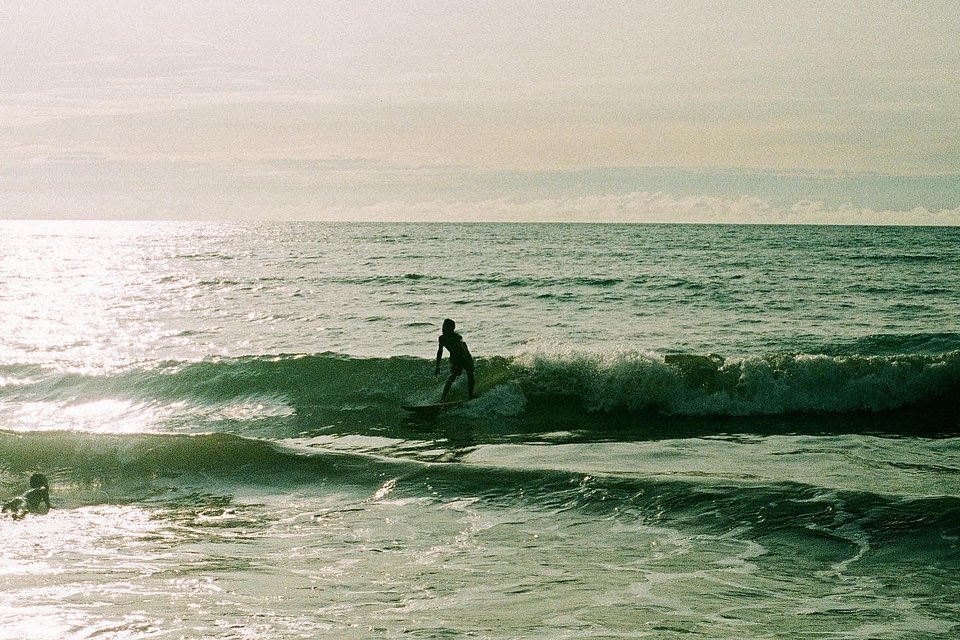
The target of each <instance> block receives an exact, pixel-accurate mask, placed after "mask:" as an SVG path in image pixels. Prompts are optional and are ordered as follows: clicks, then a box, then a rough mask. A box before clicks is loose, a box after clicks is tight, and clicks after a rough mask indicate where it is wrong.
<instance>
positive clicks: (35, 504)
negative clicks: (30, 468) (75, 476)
mask: <svg viewBox="0 0 960 640" xmlns="http://www.w3.org/2000/svg"><path fill="white" fill-rule="evenodd" d="M49 510H50V483H49V482H47V477H46V476H45V475H43V474H42V473H35V474H33V475H32V476H30V490H29V491H27V492H26V493H25V494H23V495H22V496H17V497H16V498H12V499H10V500H7V501H6V502H4V503H3V509H2V511H0V512H2V513H9V514H10V515H11V517H12V518H13V519H14V520H22V519H23V518H24V517H25V516H26V515H27V514H28V513H36V514H45V513H46V512H47V511H49Z"/></svg>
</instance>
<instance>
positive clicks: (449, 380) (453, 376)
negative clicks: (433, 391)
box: [440, 371, 460, 402]
mask: <svg viewBox="0 0 960 640" xmlns="http://www.w3.org/2000/svg"><path fill="white" fill-rule="evenodd" d="M459 375H460V372H459V371H458V372H456V373H452V372H451V373H450V377H449V378H447V384H445V385H443V395H442V396H440V402H446V401H447V394H448V393H450V387H452V386H453V381H454V380H456V379H457V376H459Z"/></svg>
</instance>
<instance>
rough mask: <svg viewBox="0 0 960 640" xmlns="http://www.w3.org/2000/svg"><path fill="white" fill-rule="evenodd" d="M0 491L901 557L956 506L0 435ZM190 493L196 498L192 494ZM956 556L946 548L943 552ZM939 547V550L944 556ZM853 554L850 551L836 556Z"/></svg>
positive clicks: (297, 449)
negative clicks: (489, 510)
mask: <svg viewBox="0 0 960 640" xmlns="http://www.w3.org/2000/svg"><path fill="white" fill-rule="evenodd" d="M0 460H4V461H6V463H5V465H4V467H3V468H2V469H0V478H2V480H3V482H2V484H3V488H4V490H6V491H11V490H12V489H13V488H14V487H15V486H16V483H17V481H18V480H19V481H22V478H23V477H24V476H25V475H27V474H29V472H32V471H34V470H38V469H40V470H43V471H44V472H45V473H46V474H47V475H48V477H49V478H50V480H51V488H52V495H53V497H54V505H55V506H56V507H58V508H75V507H77V506H82V505H86V504H92V503H96V504H106V503H116V504H134V503H138V504H140V503H142V504H145V505H162V506H165V507H169V506H174V507H176V506H177V504H178V503H179V502H183V501H191V504H192V502H193V501H195V500H196V499H197V496H198V495H214V496H215V495H224V494H225V495H227V496H230V498H229V499H234V498H240V499H244V498H246V499H249V498H250V497H262V496H264V495H271V494H273V493H289V492H291V491H297V492H298V493H300V494H304V493H307V494H315V495H324V494H329V493H337V494H344V493H349V494H351V495H353V496H355V498H354V499H356V500H364V501H368V500H378V499H384V498H385V497H387V495H388V494H389V497H390V499H396V498H417V499H429V500H432V501H435V502H438V503H442V502H445V501H453V500H455V501H460V500H464V499H469V500H482V501H485V502H487V503H490V504H493V505H499V506H501V507H503V508H505V509H515V508H522V509H536V510H542V511H545V512H548V513H551V512H552V513H560V512H566V511H575V512H579V513H583V514H585V515H589V516H591V517H600V518H626V519H629V520H630V521H639V522H641V523H643V524H646V525H649V526H671V527H680V528H683V529H692V530H697V531H701V532H704V533H709V534H712V535H722V536H726V535H730V533H731V532H737V535H738V536H746V537H751V538H753V539H765V538H781V539H785V540H796V539H797V538H798V537H802V538H804V539H806V540H807V542H805V544H810V545H812V546H814V547H817V548H820V547H821V546H822V544H823V542H824V540H825V539H832V540H834V542H836V543H838V544H841V545H843V546H846V547H857V546H867V545H869V546H872V547H874V548H883V547H886V548H888V549H889V548H891V547H898V548H900V547H902V548H904V549H908V550H909V552H910V553H916V554H919V555H921V556H922V555H923V554H926V553H931V552H933V550H931V549H927V548H924V545H929V544H930V542H931V541H936V544H937V545H939V546H941V547H942V546H943V541H944V540H950V539H956V537H958V536H960V497H957V496H889V495H880V494H875V493H870V492H866V491H848V490H844V491H838V490H833V489H827V488H823V487H819V486H817V485H816V484H799V483H792V482H775V483H748V482H736V483H734V482H724V481H717V480H704V479H702V478H696V477H691V478H687V479H670V480H664V479H659V478H644V477H635V476H620V475H595V476H594V475H584V474H583V473H578V472H568V471H564V470H562V469H559V470H544V469H536V470H534V469H529V470H525V469H516V468H506V467H490V466H485V465H467V464H450V463H445V464H438V463H424V462H415V461H410V460H395V459H387V458H382V457H378V456H370V455H363V454H347V453H337V452H331V451H329V450H326V449H323V448H312V447H309V446H305V445H302V444H301V445H295V444H281V443H275V442H268V441H264V440H259V439H251V438H241V437H238V436H231V435H225V434H204V435H192V436H187V435H172V434H165V435H161V434H154V435H145V434H137V435H102V434H101V435H98V434H82V433H75V432H42V433H40V432H33V433H27V434H23V433H10V432H4V431H0ZM198 492H200V493H199V494H198ZM947 547H949V548H950V549H952V551H950V553H952V554H953V555H956V553H957V550H956V548H955V547H956V546H955V545H952V546H951V545H947ZM942 551H943V549H940V550H939V551H936V552H937V553H940V552H942ZM844 553H847V554H848V555H849V550H848V551H845V552H844Z"/></svg>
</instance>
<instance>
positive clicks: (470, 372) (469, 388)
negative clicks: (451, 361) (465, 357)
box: [467, 367, 476, 400]
mask: <svg viewBox="0 0 960 640" xmlns="http://www.w3.org/2000/svg"><path fill="white" fill-rule="evenodd" d="M475 382H476V379H475V378H474V375H473V367H471V368H469V369H467V393H468V394H469V395H470V399H471V400H473V387H474V383H475Z"/></svg>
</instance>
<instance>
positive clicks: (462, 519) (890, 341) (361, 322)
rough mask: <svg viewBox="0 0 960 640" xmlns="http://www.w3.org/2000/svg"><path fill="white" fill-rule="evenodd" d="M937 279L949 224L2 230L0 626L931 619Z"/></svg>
mask: <svg viewBox="0 0 960 640" xmlns="http://www.w3.org/2000/svg"><path fill="white" fill-rule="evenodd" d="M958 301H960V228H892V227H884V228H880V227H869V228H866V227H859V228H857V227H799V226H798V227H775V226H771V227H767V226H671V225H524V224H491V225H443V224H422V225H416V224H393V225H377V224H364V225H355V224H342V225H341V224H279V223H277V224H222V225H218V224H188V223H132V222H129V223H92V222H89V223H53V222H2V223H0V336H2V340H0V489H2V492H3V496H4V498H6V497H12V496H15V495H18V494H20V493H23V492H24V491H25V490H26V489H27V488H28V485H27V482H28V479H29V477H30V474H32V473H34V472H42V473H44V474H46V475H47V476H48V478H49V479H50V481H51V497H52V502H53V507H54V508H53V509H52V510H51V511H50V513H49V514H47V515H30V516H27V517H26V518H24V519H23V520H19V521H15V520H13V519H11V518H8V517H4V518H2V519H0V536H2V540H3V556H2V558H0V638H3V639H20V638H30V639H31V640H34V639H41V640H43V639H47V638H49V639H57V640H60V639H65V638H66V639H81V638H98V639H109V640H115V639H121V638H122V639H139V638H144V639H147V638H150V639H154V638H156V639H175V638H176V639H179V638H190V639H193V638H211V639H213V638H216V639H226V638H304V639H307V638H357V639H360V638H407V637H412V638H454V637H473V638H550V639H562V638H641V637H649V638H658V639H660V638H691V637H696V638H725V639H727V638H729V639H749V638H864V639H866V638H870V639H885V638H890V639H893V638H898V639H899V638H950V637H957V636H958V634H960V449H958V443H960V440H958V437H960V324H958V311H960V306H958ZM446 317H450V318H453V319H454V320H456V321H457V330H458V331H459V332H460V333H462V335H463V336H464V339H465V340H466V341H467V343H468V344H469V346H470V350H471V351H472V352H473V354H474V356H475V357H476V359H477V380H478V390H479V392H480V394H481V395H480V397H479V398H478V399H477V400H475V401H473V402H470V403H468V404H465V405H462V406H461V407H459V408H456V409H453V410H449V411H446V412H443V413H439V414H436V415H426V416H419V415H414V414H409V413H407V412H406V411H404V410H402V409H401V406H402V405H405V404H422V403H429V402H435V401H437V399H438V398H439V396H440V392H441V389H442V384H443V378H444V376H445V375H446V372H447V371H448V361H447V358H446V356H445V357H444V364H443V369H442V373H441V377H440V379H439V380H437V379H435V378H434V376H433V370H434V364H433V358H434V357H435V354H436V349H437V336H438V334H439V331H440V324H441V322H442V321H443V319H444V318H446ZM465 394H466V391H465V388H464V386H463V381H462V379H461V381H459V382H458V383H457V384H456V385H455V386H454V388H453V391H452V393H451V396H452V399H458V398H463V397H465Z"/></svg>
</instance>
